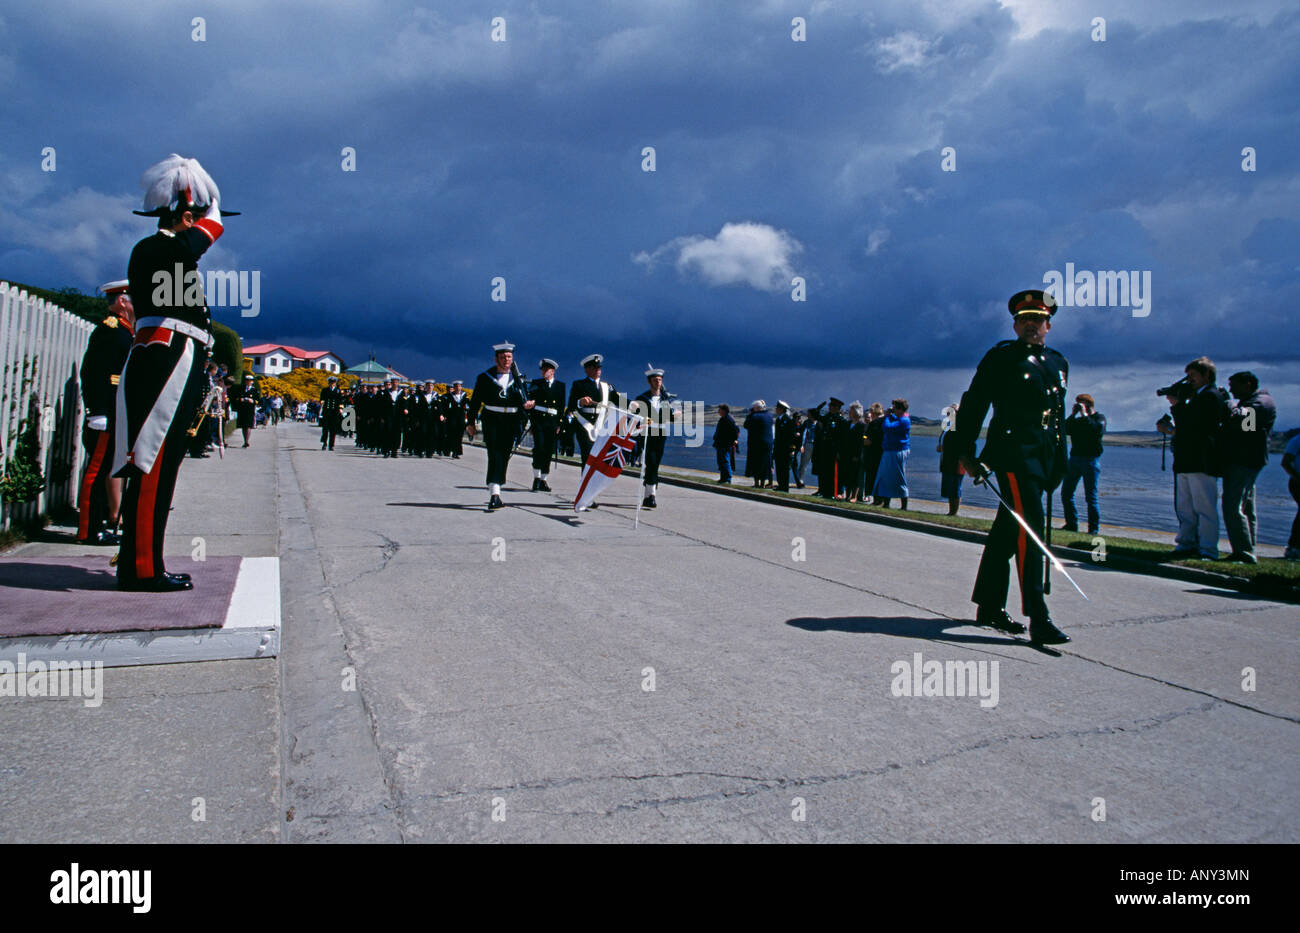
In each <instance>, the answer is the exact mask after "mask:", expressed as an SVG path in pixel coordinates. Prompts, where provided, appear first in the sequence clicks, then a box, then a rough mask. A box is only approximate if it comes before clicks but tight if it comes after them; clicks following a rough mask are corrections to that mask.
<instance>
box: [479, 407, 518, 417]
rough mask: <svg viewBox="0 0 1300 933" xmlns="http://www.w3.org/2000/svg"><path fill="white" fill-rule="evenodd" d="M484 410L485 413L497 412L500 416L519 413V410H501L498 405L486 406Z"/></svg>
mask: <svg viewBox="0 0 1300 933" xmlns="http://www.w3.org/2000/svg"><path fill="white" fill-rule="evenodd" d="M483 410H484V411H495V412H497V413H498V414H501V415H513V414H515V413H516V412H518V411H519V409H518V408H499V407H498V406H496V405H484V406H483Z"/></svg>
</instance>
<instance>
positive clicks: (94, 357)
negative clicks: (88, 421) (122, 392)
mask: <svg viewBox="0 0 1300 933" xmlns="http://www.w3.org/2000/svg"><path fill="white" fill-rule="evenodd" d="M131 339H132V338H131V328H129V327H127V326H126V325H125V324H123V323H122V322H121V320H119V319H118V316H117V315H116V314H110V315H109V316H108V317H106V318H104V320H103V322H102V323H100V324H99V325H98V326H97V327H96V328H95V329H94V330H93V331H91V333H90V343H88V344H87V345H86V355H85V356H84V357H82V360H81V400H82V402H84V403H85V406H86V414H87V415H89V416H95V415H112V414H113V411H114V409H115V408H116V407H117V383H118V380H119V379H120V378H121V375H122V365H123V364H124V363H125V362H126V356H127V354H128V353H130V352H131Z"/></svg>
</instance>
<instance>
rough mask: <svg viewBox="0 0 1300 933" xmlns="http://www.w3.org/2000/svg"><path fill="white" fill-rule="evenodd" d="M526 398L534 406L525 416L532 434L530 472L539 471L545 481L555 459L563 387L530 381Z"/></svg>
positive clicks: (556, 383) (556, 381) (562, 406)
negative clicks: (530, 426)
mask: <svg viewBox="0 0 1300 933" xmlns="http://www.w3.org/2000/svg"><path fill="white" fill-rule="evenodd" d="M528 397H529V399H531V400H532V401H533V402H535V403H536V404H535V405H534V406H533V409H532V411H530V412H529V413H528V417H529V420H530V422H531V423H532V431H533V469H534V470H539V471H541V474H542V478H545V477H546V476H547V474H549V473H550V472H551V462H552V461H553V460H554V459H555V447H556V442H557V440H558V439H559V434H560V418H561V417H563V415H564V400H565V396H564V383H563V382H561V381H560V380H558V379H552V380H551V381H550V383H549V384H548V383H547V381H546V380H545V379H534V380H533V381H532V383H530V384H529V386H528Z"/></svg>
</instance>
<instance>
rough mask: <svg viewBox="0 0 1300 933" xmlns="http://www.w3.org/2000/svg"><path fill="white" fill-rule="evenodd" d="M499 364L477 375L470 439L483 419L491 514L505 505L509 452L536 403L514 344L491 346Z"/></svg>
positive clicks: (471, 408) (470, 409)
mask: <svg viewBox="0 0 1300 933" xmlns="http://www.w3.org/2000/svg"><path fill="white" fill-rule="evenodd" d="M492 350H493V352H494V353H495V354H496V365H495V366H493V367H492V368H491V369H487V370H484V371H483V372H481V373H479V374H478V379H477V380H476V381H475V382H474V396H473V398H472V399H471V400H470V406H469V418H468V420H469V436H470V439H471V440H472V439H473V437H474V422H476V421H478V420H479V417H480V416H481V417H482V419H483V446H484V447H486V448H487V484H488V511H489V512H492V511H495V510H497V509H499V508H501V506H502V504H503V503H502V502H501V484H502V483H504V482H505V481H506V467H507V466H508V465H509V463H510V452H511V451H512V450H513V449H514V446H515V438H516V437H518V435H519V424H520V422H521V421H522V420H523V418H525V417H526V415H525V412H529V411H532V409H533V407H534V406H535V404H536V403H535V402H533V401H532V400H531V399H529V398H528V385H527V383H525V382H524V375H523V373H521V372H520V371H519V367H517V366H515V345H514V344H513V343H510V342H508V341H507V342H506V343H498V344H496V345H495V346H494V347H492Z"/></svg>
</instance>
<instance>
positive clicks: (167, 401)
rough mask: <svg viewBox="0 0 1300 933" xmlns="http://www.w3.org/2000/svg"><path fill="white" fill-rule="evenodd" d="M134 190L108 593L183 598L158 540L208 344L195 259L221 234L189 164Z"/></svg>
mask: <svg viewBox="0 0 1300 933" xmlns="http://www.w3.org/2000/svg"><path fill="white" fill-rule="evenodd" d="M140 183H141V185H142V186H143V187H144V189H145V196H144V210H143V211H135V213H136V214H139V215H140V216H143V217H156V218H157V219H158V230H157V232H156V233H154V234H152V235H151V236H147V237H145V238H144V239H143V240H141V241H140V242H139V243H137V244H136V245H135V248H134V249H133V250H132V251H131V259H130V262H129V263H128V264H127V281H128V282H129V286H128V290H129V291H130V293H131V303H132V304H133V305H134V306H135V308H136V311H137V313H138V314H139V318H138V319H137V321H136V329H135V339H134V342H133V344H132V346H131V354H130V356H128V357H127V360H126V364H125V367H124V368H123V370H122V381H121V383H120V385H119V386H118V393H117V416H116V425H115V435H116V436H115V438H114V448H115V449H114V452H113V475H114V476H120V477H122V478H124V479H125V480H126V489H125V493H124V494H123V497H122V525H123V528H122V548H121V551H120V552H119V560H118V563H117V585H118V586H119V587H120V588H121V589H126V590H147V591H151V592H163V591H171V590H188V589H193V583H191V581H190V578H189V575H188V574H170V573H168V572H167V570H166V568H165V567H164V566H163V541H164V538H165V536H166V532H167V513H168V512H169V511H170V509H171V503H172V494H173V493H174V492H175V490H176V473H177V471H178V470H179V469H180V465H181V460H182V459H184V456H185V448H186V443H185V441H186V439H187V431H188V429H189V426H190V423H191V422H192V421H193V419H194V412H195V410H196V409H197V408H198V405H199V401H200V399H201V397H202V394H203V385H204V375H203V369H204V364H205V363H206V362H207V358H208V352H209V350H210V348H211V347H212V343H213V340H212V333H211V329H212V328H211V318H210V316H209V314H208V308H207V303H206V301H205V300H204V297H203V285H202V279H201V278H200V276H199V272H198V260H199V257H200V256H202V255H203V254H204V253H205V252H207V249H208V247H210V246H211V245H212V244H213V243H215V242H216V240H217V237H219V236H221V234H222V231H223V227H222V223H221V217H222V213H223V212H222V210H221V208H220V206H219V204H218V202H219V200H220V192H219V191H218V189H217V185H216V182H214V181H213V180H212V177H211V176H210V175H208V173H207V172H206V171H204V169H203V166H201V165H200V164H199V163H198V160H197V159H186V158H183V157H182V156H179V155H175V154H173V155H170V156H168V157H167V158H166V159H163V160H162V161H161V162H159V163H157V164H156V165H153V166H151V167H150V168H149V169H148V170H146V171H145V173H144V175H143V176H142V177H141V179H140ZM178 279H179V280H178Z"/></svg>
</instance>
